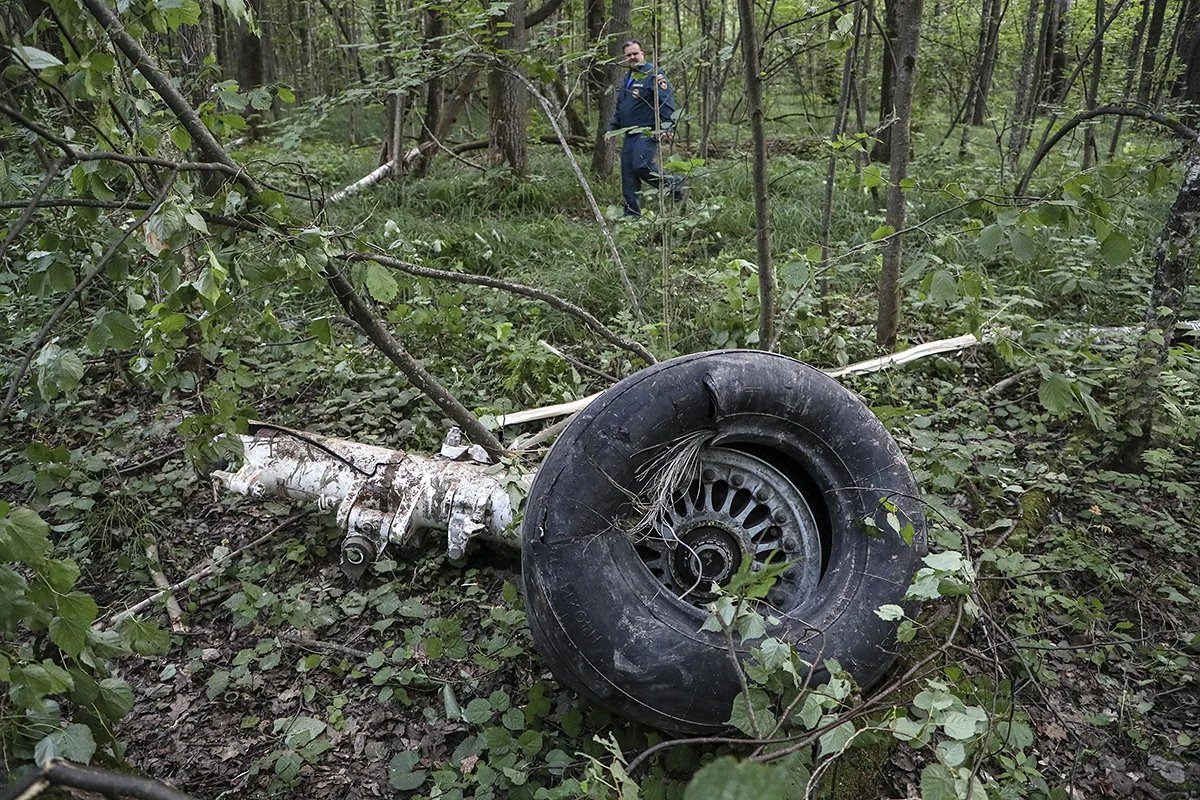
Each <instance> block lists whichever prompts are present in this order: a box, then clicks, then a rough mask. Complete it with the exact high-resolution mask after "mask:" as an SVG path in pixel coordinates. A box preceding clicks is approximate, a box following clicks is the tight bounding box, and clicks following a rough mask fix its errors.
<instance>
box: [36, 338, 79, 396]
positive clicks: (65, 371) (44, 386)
mask: <svg viewBox="0 0 1200 800" xmlns="http://www.w3.org/2000/svg"><path fill="white" fill-rule="evenodd" d="M34 363H35V364H36V365H37V379H36V380H37V387H38V391H39V392H41V394H42V397H44V398H46V399H47V400H53V399H54V398H56V397H58V396H59V395H62V394H68V393H70V392H73V391H75V389H76V388H78V386H79V382H80V381H81V380H82V379H83V372H84V366H83V361H81V360H80V358H79V356H78V355H77V354H76V353H75V351H73V350H68V349H67V348H65V347H59V346H58V345H57V344H48V345H46V346H45V347H43V348H42V351H41V352H40V353H38V357H37V361H35V362H34Z"/></svg>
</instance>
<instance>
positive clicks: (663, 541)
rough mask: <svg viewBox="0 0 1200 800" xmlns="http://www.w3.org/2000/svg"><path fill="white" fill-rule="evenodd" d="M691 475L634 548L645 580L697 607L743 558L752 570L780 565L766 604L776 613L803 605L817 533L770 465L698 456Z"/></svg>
mask: <svg viewBox="0 0 1200 800" xmlns="http://www.w3.org/2000/svg"><path fill="white" fill-rule="evenodd" d="M697 473H698V474H697V476H696V478H695V479H694V480H693V481H692V482H691V485H689V486H687V487H685V488H684V489H682V490H680V491H678V492H677V493H676V494H675V497H674V502H672V503H671V504H670V505H669V506H667V507H664V508H663V509H661V513H660V514H659V515H658V517H657V519H658V522H657V523H656V525H655V527H654V529H652V530H650V531H648V532H647V534H646V535H645V536H644V537H643V538H642V539H641V540H640V541H639V543H638V547H637V550H638V554H639V555H640V556H641V558H642V562H643V563H644V564H645V565H646V568H647V569H648V570H649V571H650V573H651V574H652V575H653V576H654V577H655V578H656V579H657V580H658V581H659V582H660V583H662V584H663V585H664V586H666V587H667V588H668V589H670V590H671V591H672V592H673V593H674V594H675V595H677V596H678V597H680V598H681V599H682V600H683V601H684V602H688V603H691V604H692V605H695V606H697V607H703V606H704V605H705V604H706V603H708V602H711V600H712V599H713V595H712V593H711V585H712V582H713V581H714V580H715V582H716V583H717V584H718V585H725V584H727V583H728V581H729V580H730V579H731V578H732V577H733V575H734V574H735V573H736V571H737V569H738V567H740V566H741V565H742V562H743V561H744V560H745V559H747V558H749V559H750V560H751V563H750V568H751V569H752V570H754V571H758V570H761V569H763V568H764V567H765V565H766V564H768V563H771V564H779V563H781V562H782V561H787V562H789V563H790V566H789V567H788V569H787V570H786V571H785V572H783V573H782V574H781V575H780V576H779V578H778V579H777V581H776V583H775V585H774V587H773V588H772V589H771V591H770V592H769V593H768V595H767V602H768V603H770V604H771V605H772V606H774V607H775V608H778V609H781V610H784V611H789V610H791V609H794V608H796V607H797V606H799V605H800V604H801V603H803V602H804V600H806V599H807V598H808V597H809V596H811V594H812V593H813V591H814V590H815V589H816V587H817V584H818V583H820V580H821V539H820V533H819V531H818V528H817V524H816V520H815V518H814V516H813V513H812V509H811V508H809V505H808V502H807V501H806V500H805V499H804V495H803V494H801V493H800V491H799V490H798V489H797V488H796V487H795V485H794V484H793V483H792V482H791V480H789V479H788V477H787V476H786V475H785V474H784V473H783V472H782V471H780V470H779V469H778V468H776V467H775V466H774V465H773V464H771V463H769V462H767V461H765V460H763V459H761V458H758V457H757V456H753V455H750V454H749V453H744V452H742V451H740V450H732V449H729V448H724V447H712V448H707V449H705V450H704V451H703V452H702V453H701V456H700V466H699V469H698V470H697Z"/></svg>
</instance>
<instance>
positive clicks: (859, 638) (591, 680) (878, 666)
mask: <svg viewBox="0 0 1200 800" xmlns="http://www.w3.org/2000/svg"><path fill="white" fill-rule="evenodd" d="M693 434H694V435H695V436H698V437H704V438H705V439H706V441H707V444H706V447H707V448H709V449H710V451H711V450H712V449H714V448H715V449H716V450H717V451H718V452H721V453H726V454H728V452H729V451H733V452H734V453H735V454H737V453H741V454H745V456H748V458H746V457H743V456H737V455H735V456H730V457H729V458H730V459H732V460H733V461H734V462H736V463H737V464H740V465H743V466H744V465H747V464H748V465H751V466H752V467H755V468H756V469H759V471H760V472H763V473H767V472H773V473H774V474H771V475H769V476H768V477H769V478H770V480H771V481H773V482H774V483H773V485H775V486H778V487H783V485H784V484H787V483H790V484H792V485H794V487H795V488H796V489H797V490H799V492H800V493H801V494H802V495H803V498H804V501H805V502H806V503H807V505H808V507H809V509H811V512H812V514H811V517H812V520H813V521H815V524H816V529H817V530H816V532H815V533H814V534H812V535H811V537H809V538H811V539H812V540H813V541H816V542H818V543H819V546H820V564H819V566H814V567H812V568H811V569H810V573H811V574H815V575H816V581H817V582H816V584H815V586H810V587H809V590H807V591H806V592H801V593H800V595H798V594H797V593H796V591H792V593H791V594H790V595H789V594H787V593H786V592H785V595H784V600H786V601H787V602H789V603H791V606H790V607H782V608H780V609H779V610H780V611H782V612H784V613H783V617H782V618H783V622H782V623H781V625H780V626H779V628H777V629H773V630H771V631H770V634H771V635H774V636H782V637H785V638H787V639H788V640H789V641H790V642H792V644H793V645H795V646H796V648H797V649H798V650H799V651H800V653H801V654H802V656H803V657H804V658H805V660H806V661H809V662H812V663H814V664H818V665H819V664H821V663H823V661H824V660H825V659H829V658H835V659H837V660H838V662H840V664H841V665H842V666H843V667H845V668H846V669H848V670H849V671H850V672H851V673H852V674H853V675H854V676H855V677H856V679H857V680H858V681H859V683H860V684H861V685H864V686H868V685H870V684H872V683H874V682H875V681H876V680H878V679H879V678H880V677H881V676H882V675H883V674H884V672H885V671H886V670H887V668H888V667H889V666H890V665H891V663H892V661H893V660H894V658H895V623H892V622H885V621H884V620H882V619H880V618H879V616H878V615H877V614H876V613H875V610H876V609H877V608H878V607H879V606H881V605H883V604H885V603H897V604H899V603H901V599H902V597H903V595H904V592H905V589H906V588H907V586H908V584H909V581H910V579H911V577H912V574H913V572H914V570H915V569H916V567H917V566H918V564H919V561H920V558H921V556H922V555H923V554H924V552H925V522H924V516H923V513H922V510H921V505H920V502H919V500H918V497H917V488H916V485H915V483H914V480H913V477H912V473H911V472H910V470H909V468H908V466H907V465H906V464H905V462H904V458H903V456H902V455H901V454H900V451H899V448H898V447H897V446H896V443H895V442H894V441H893V439H892V437H891V436H890V435H889V434H888V432H887V430H885V429H884V427H883V425H882V424H881V423H880V422H879V420H878V419H877V418H876V417H875V416H874V415H873V414H872V413H871V411H870V410H869V409H868V408H867V407H866V406H865V405H863V403H862V402H861V401H860V400H859V399H858V398H857V397H856V396H855V395H854V394H852V393H851V392H850V391H848V390H846V389H845V388H843V387H842V386H841V385H840V384H838V383H837V382H836V381H834V380H833V379H831V378H829V377H828V376H826V375H825V374H824V373H822V372H820V371H819V370H817V369H814V368H812V367H809V366H807V365H804V364H801V363H800V362H798V361H795V360H793V359H790V358H786V357H783V356H778V355H773V354H769V353H763V352H759V351H722V352H712V353H700V354H696V355H690V356H684V357H682V358H677V359H674V360H671V361H667V362H664V363H662V364H658V365H656V366H653V367H650V368H648V369H645V370H642V371H641V372H638V373H636V374H635V375H632V376H630V377H628V378H626V379H625V380H623V381H621V382H620V383H618V384H617V385H615V386H613V387H612V388H610V389H609V390H607V391H606V392H604V393H603V394H602V395H601V396H600V397H599V398H597V399H596V400H595V401H594V402H592V404H591V405H589V406H588V407H587V409H586V410H585V411H584V412H583V413H582V414H581V415H580V416H579V417H578V418H577V419H576V420H575V421H574V422H572V423H571V424H570V425H569V426H568V427H567V429H566V430H565V431H564V432H563V434H562V435H561V436H560V437H559V439H558V441H557V442H556V443H555V445H554V447H553V448H551V450H550V453H549V454H548V455H547V456H546V459H545V461H544V462H543V464H542V466H541V467H540V468H539V470H538V473H537V476H536V478H535V480H534V482H533V485H532V487H531V489H530V492H529V498H528V502H527V505H526V510H525V516H524V521H523V523H522V526H521V536H522V540H523V551H522V558H521V560H522V573H523V581H524V587H525V604H526V610H527V612H528V616H529V625H530V629H531V631H532V633H533V640H534V644H535V645H536V646H537V649H538V651H539V652H540V653H541V654H542V656H543V657H544V658H545V660H546V662H547V664H548V665H549V667H550V670H551V672H553V673H554V675H555V677H556V678H557V679H558V680H560V681H561V682H562V683H564V684H566V685H568V686H570V687H571V688H572V689H574V690H575V691H577V692H578V693H579V694H581V695H582V696H584V697H585V698H587V699H588V700H590V701H592V702H594V703H596V704H598V705H601V706H605V707H608V708H610V709H612V710H613V711H616V712H618V713H620V714H623V715H625V716H627V717H630V718H633V719H636V720H640V721H642V722H645V723H647V724H650V725H653V726H655V727H657V728H661V729H664V730H669V731H675V732H679V733H712V732H717V731H720V730H722V729H724V728H726V727H727V726H726V721H727V720H728V719H729V713H730V708H731V704H732V701H733V698H734V697H735V696H736V695H737V693H738V691H739V683H738V679H737V675H736V672H735V670H734V669H733V667H732V665H731V663H730V658H729V653H728V650H727V648H726V645H725V642H724V639H723V637H722V636H721V635H720V634H714V633H709V632H705V631H701V630H700V627H701V625H702V623H703V621H704V619H705V616H706V612H705V611H704V610H703V609H702V608H701V607H699V605H700V604H699V603H697V602H695V601H694V598H695V595H694V594H692V595H687V596H685V597H680V596H679V594H680V592H679V590H678V587H676V590H674V591H672V590H671V586H670V585H664V580H666V581H667V583H668V584H670V582H671V580H674V581H675V582H676V583H679V584H682V582H685V581H683V580H681V579H680V578H678V577H676V578H673V579H671V580H668V578H670V575H668V576H667V578H664V576H663V574H661V573H662V570H661V569H658V573H657V574H656V573H652V572H651V569H650V567H648V566H647V563H648V562H647V560H646V557H645V553H641V554H639V546H635V541H636V539H635V537H634V536H632V535H631V533H630V532H629V531H627V530H623V527H625V528H628V527H630V519H631V518H632V517H633V516H636V514H635V513H634V504H633V501H632V500H631V492H632V493H633V494H637V493H640V492H644V491H645V490H646V487H645V486H644V485H639V483H644V481H639V478H638V475H639V468H641V467H643V466H644V465H645V464H646V463H647V462H648V461H650V460H651V459H653V458H654V457H655V456H656V455H661V453H662V451H663V450H664V449H665V448H670V447H671V445H672V443H675V442H677V441H679V440H680V438H681V437H687V436H689V435H693ZM755 465H757V466H755ZM730 469H731V470H732V469H733V468H730ZM705 474H706V475H709V476H711V475H713V474H714V473H713V472H712V471H711V470H709V471H707V472H706V473H705ZM781 475H782V476H783V477H784V479H783V480H781V478H780V476H781ZM714 480H715V481H716V483H718V484H719V483H720V482H721V481H722V480H724V479H722V478H716V479H714ZM730 480H736V477H735V478H731V479H730ZM736 485H738V486H741V485H742V484H740V483H738V484H736ZM699 491H701V493H703V492H704V491H708V492H709V493H710V494H711V495H713V496H715V495H716V494H717V493H718V492H720V491H725V492H726V493H729V494H731V495H732V493H733V492H735V491H736V490H735V489H734V488H732V484H731V485H727V486H725V488H724V489H723V490H722V489H721V488H720V486H716V488H710V489H708V490H703V489H702V490H699ZM756 491H757V490H756ZM763 494H764V496H766V493H765V492H764V493H763ZM793 495H794V493H793ZM793 495H789V496H793ZM699 496H700V495H697V497H699ZM883 501H890V503H894V504H895V507H898V517H899V520H900V524H901V525H902V526H904V525H907V524H911V525H912V527H913V531H914V537H913V540H912V541H913V543H912V545H911V546H910V545H907V544H906V543H905V542H904V541H903V540H902V539H901V537H900V536H898V535H896V534H895V533H893V532H891V531H890V530H889V527H888V525H887V522H886V518H887V513H888V511H887V508H886V507H885V506H884V504H883ZM733 502H734V501H733V500H730V501H729V504H731V507H732V504H733ZM755 502H756V501H755ZM780 502H783V501H780ZM700 505H703V504H702V503H701V504H700ZM710 505H712V506H714V507H715V505H716V503H715V502H713V503H711V504H710ZM789 508H791V506H789ZM696 513H697V514H700V513H701V512H696ZM746 513H747V514H757V513H758V511H757V510H756V511H753V512H750V511H747V512H746ZM868 517H869V518H873V519H875V520H876V523H877V526H878V528H879V529H880V531H877V532H868V526H866V525H865V524H864V519H866V518H868ZM779 518H782V517H779ZM789 524H790V523H789ZM706 532H708V533H706ZM709 534H711V536H714V537H716V538H720V535H721V534H720V532H719V531H718V530H717V529H716V528H713V527H703V526H699V525H697V526H696V527H695V535H696V536H703V535H709ZM689 535H691V534H689ZM693 541H697V540H693ZM705 541H707V540H705ZM713 547H714V548H715V547H716V545H713ZM692 552H693V553H694V552H696V550H695V549H692ZM746 555H747V551H745V550H743V551H742V552H741V554H740V556H732V557H736V558H739V559H740V558H743V557H746ZM721 557H722V556H721V555H720V553H718V554H717V558H718V561H719V560H720V558H721ZM811 560H812V558H811V557H810V558H808V559H807V561H808V562H810V563H811ZM649 563H651V564H656V563H659V562H654V561H650V562H649ZM670 563H672V564H675V563H677V562H674V561H672V562H670ZM689 563H691V564H693V565H695V564H697V563H699V562H696V561H692V562H689ZM700 568H701V570H702V577H703V576H707V575H708V574H709V573H708V572H706V571H703V570H704V567H703V566H701V567H700ZM672 569H673V568H672ZM681 569H682V567H681ZM814 570H815V572H814ZM667 572H668V573H670V574H674V573H673V572H671V570H667ZM689 574H690V573H689ZM699 582H700V581H699V580H697V583H699ZM793 588H794V587H793ZM801 595H802V596H801ZM689 600H692V602H689ZM816 677H817V679H818V680H819V679H820V678H821V675H820V674H818V675H817V676H816Z"/></svg>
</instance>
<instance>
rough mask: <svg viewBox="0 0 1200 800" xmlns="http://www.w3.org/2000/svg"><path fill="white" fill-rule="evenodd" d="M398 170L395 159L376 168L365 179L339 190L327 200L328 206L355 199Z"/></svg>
mask: <svg viewBox="0 0 1200 800" xmlns="http://www.w3.org/2000/svg"><path fill="white" fill-rule="evenodd" d="M398 168H399V165H398V163H397V162H396V160H395V159H392V160H391V161H389V162H387V163H386V164H383V165H382V166H379V167H376V168H375V169H374V170H373V171H371V173H370V174H368V175H366V176H365V177H363V178H359V179H358V180H356V181H355V182H354V183H351V184H348V185H346V186H343V187H342V188H341V189H338V190H337V191H336V192H334V193H333V194H331V195H329V199H328V200H326V201H325V202H326V204H329V203H339V202H341V201H342V200H345V199H346V198H347V197H353V196H354V195H356V194H358V193H359V192H361V191H362V190H363V189H367V188H369V187H371V186H374V185H375V184H377V183H379V182H380V181H381V180H383V179H384V178H386V177H387V176H388V175H390V174H392V173H393V172H395V171H396V170H397V169H398Z"/></svg>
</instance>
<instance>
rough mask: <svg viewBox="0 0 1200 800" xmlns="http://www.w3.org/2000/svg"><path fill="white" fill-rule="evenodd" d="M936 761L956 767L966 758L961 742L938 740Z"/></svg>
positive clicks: (965, 751)
mask: <svg viewBox="0 0 1200 800" xmlns="http://www.w3.org/2000/svg"><path fill="white" fill-rule="evenodd" d="M937 757H938V761H941V762H942V763H943V764H945V765H946V766H948V767H957V766H958V765H959V764H961V763H963V761H965V760H966V758H967V750H966V748H965V747H963V743H962V742H938V746H937Z"/></svg>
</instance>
